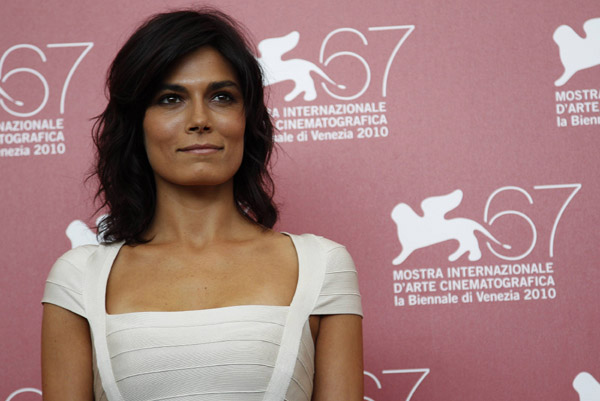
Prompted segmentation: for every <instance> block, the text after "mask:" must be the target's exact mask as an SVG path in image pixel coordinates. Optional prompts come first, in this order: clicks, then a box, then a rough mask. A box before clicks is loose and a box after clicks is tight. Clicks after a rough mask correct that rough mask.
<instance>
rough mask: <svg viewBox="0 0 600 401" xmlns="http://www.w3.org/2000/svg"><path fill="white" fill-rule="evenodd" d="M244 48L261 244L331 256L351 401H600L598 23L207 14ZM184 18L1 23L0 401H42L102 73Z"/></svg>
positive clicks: (78, 223) (133, 13)
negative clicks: (353, 269) (254, 97)
mask: <svg viewBox="0 0 600 401" xmlns="http://www.w3.org/2000/svg"><path fill="white" fill-rule="evenodd" d="M208 4H212V5H214V6H217V7H219V8H221V9H222V10H223V11H225V12H227V13H230V14H231V15H232V16H234V17H235V18H236V19H238V20H240V21H241V22H242V23H243V24H244V25H245V26H247V28H248V30H249V31H250V32H251V33H252V36H253V38H252V39H253V40H254V42H255V43H256V45H257V51H258V52H257V57H258V58H259V61H260V63H261V65H262V66H263V68H264V70H265V72H266V82H265V84H266V85H267V93H268V97H269V98H268V104H269V108H270V112H271V115H272V117H273V120H274V123H275V126H276V127H277V137H276V140H277V144H278V150H277V154H276V156H275V158H274V159H275V160H274V163H273V171H274V176H275V181H276V189H277V195H276V196H277V202H278V204H279V205H280V206H281V211H282V217H281V221H280V222H279V223H278V226H277V228H278V229H279V230H285V231H289V232H294V233H303V232H311V233H315V234H319V235H322V236H325V237H327V238H330V239H332V240H335V241H337V242H340V243H342V244H344V245H346V246H347V248H348V250H349V251H350V253H351V254H352V256H353V258H354V260H355V263H356V265H357V269H358V272H359V282H360V289H361V293H362V301H363V307H364V312H365V318H364V346H365V372H364V380H365V398H364V399H365V400H371V401H410V400H412V401H420V400H423V401H424V400H440V401H442V400H465V401H467V400H469V401H480V400H486V401H505V400H532V401H533V400H539V401H547V400H561V401H567V400H572V401H600V384H599V383H598V380H600V341H599V338H600V337H599V333H600V307H599V305H600V290H599V288H598V285H599V283H600V269H599V262H600V250H599V243H600V234H599V233H598V232H599V231H598V227H599V226H600V213H599V211H598V205H599V204H600V188H599V185H598V182H599V179H600V173H599V170H600V155H599V151H600V80H599V78H600V6H599V3H598V2H597V1H591V0H573V1H569V2H565V1H558V0H545V1H542V0H535V1H533V0H532V1H518V0H506V1H502V2H497V1H480V2H475V1H460V0H459V1H455V2H433V1H422V0H421V1H416V0H403V1H391V0H385V1H383V0H382V1H377V2H364V1H355V0H351V1H326V2H317V1H306V2H295V1H289V0H281V1H263V2H258V1H250V2H243V3H242V2H236V1H233V0H228V1H222V2H212V3H208ZM194 5H198V4H196V3H193V2H189V1H179V0H177V1H169V2H166V1H159V0H146V1H141V0H135V1H129V2H122V1H116V0H106V1H102V2H99V1H89V0H84V1H77V2H72V1H66V0H49V1H44V2H40V1H33V0H18V1H17V0H4V1H3V2H2V5H1V6H0V21H1V25H0V32H1V34H0V188H2V197H0V209H1V210H2V215H1V216H2V221H1V222H2V224H1V229H0V241H1V244H2V245H1V247H2V252H1V255H2V256H1V268H2V274H1V275H0V297H1V302H0V311H1V316H2V320H1V323H0V335H1V338H2V351H1V352H0V378H1V380H0V400H1V401H11V400H14V401H29V400H41V390H40V389H41V379H40V326H41V315H42V306H41V304H40V300H41V297H42V293H43V287H44V282H45V279H46V276H47V274H48V271H49V269H50V267H51V266H52V264H53V263H54V261H55V260H56V259H57V257H58V256H60V255H61V254H62V253H64V252H65V251H67V250H68V249H70V248H71V247H75V246H78V245H81V244H85V243H93V242H94V241H96V239H95V236H94V233H93V232H92V231H91V230H90V228H89V227H92V226H93V225H94V223H95V221H96V219H97V218H98V217H99V216H98V215H94V210H95V205H94V204H93V199H92V198H93V193H94V189H95V188H94V185H95V184H94V181H93V180H90V181H88V182H87V183H86V182H85V178H86V176H87V174H88V172H89V170H90V167H91V164H92V160H93V147H92V141H91V136H90V130H91V127H92V124H93V121H92V118H93V117H94V116H96V115H98V114H99V113H100V112H101V111H102V109H103V106H104V105H105V102H106V98H105V95H104V87H103V85H104V80H105V77H106V71H107V68H108V66H109V63H110V62H111V60H112V59H113V57H114V56H115V54H116V52H117V50H118V49H119V48H120V46H121V45H122V44H123V43H124V41H125V40H126V38H127V37H128V36H129V35H130V34H131V33H132V32H133V30H134V29H135V27H136V26H137V25H138V24H139V23H140V22H141V21H143V20H144V19H145V18H147V17H148V16H150V15H152V14H154V13H157V12H161V11H166V10H169V9H175V8H180V7H190V6H194Z"/></svg>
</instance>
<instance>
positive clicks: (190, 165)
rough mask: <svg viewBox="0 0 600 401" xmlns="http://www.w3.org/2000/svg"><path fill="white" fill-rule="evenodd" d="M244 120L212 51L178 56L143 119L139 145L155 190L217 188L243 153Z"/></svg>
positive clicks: (228, 76) (238, 98)
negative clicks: (166, 187)
mask: <svg viewBox="0 0 600 401" xmlns="http://www.w3.org/2000/svg"><path fill="white" fill-rule="evenodd" d="M245 126H246V117H245V113H244V103H243V96H242V92H241V89H240V84H239V81H238V79H237V77H236V74H235V72H234V70H233V68H232V67H231V66H230V65H229V63H228V62H227V61H226V60H225V59H224V58H223V56H221V54H220V53H219V52H218V51H217V50H215V49H214V48H212V47H208V46H206V47H201V48H199V49H198V50H195V51H193V52H192V53H190V54H188V55H186V56H184V57H183V58H182V59H181V60H180V61H179V62H178V63H177V64H175V65H174V67H173V69H172V70H171V71H170V73H169V74H168V75H167V77H166V79H165V80H164V82H162V83H161V85H160V87H159V89H158V91H157V93H156V95H155V96H154V98H153V99H152V102H151V104H150V106H149V107H148V108H147V109H146V114H145V116H144V122H143V127H144V143H145V147H146V153H147V154H148V160H149V161H150V165H151V166H152V170H154V176H155V178H156V181H157V184H158V183H159V181H166V182H168V183H171V184H175V185H186V186H188V185H220V184H223V183H227V182H229V181H230V180H232V178H233V176H234V174H235V173H236V171H237V170H238V168H239V167H240V164H241V162H242V156H243V153H244V130H245Z"/></svg>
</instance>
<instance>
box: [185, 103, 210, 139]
mask: <svg viewBox="0 0 600 401" xmlns="http://www.w3.org/2000/svg"><path fill="white" fill-rule="evenodd" d="M189 114H190V115H189V117H188V122H187V126H186V132H188V133H190V134H191V133H200V132H209V131H210V130H211V125H210V121H209V120H210V119H209V114H210V113H209V112H208V109H207V106H206V104H204V102H202V101H193V102H192V103H191V104H190V109H189Z"/></svg>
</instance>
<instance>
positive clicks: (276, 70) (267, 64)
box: [258, 31, 346, 102]
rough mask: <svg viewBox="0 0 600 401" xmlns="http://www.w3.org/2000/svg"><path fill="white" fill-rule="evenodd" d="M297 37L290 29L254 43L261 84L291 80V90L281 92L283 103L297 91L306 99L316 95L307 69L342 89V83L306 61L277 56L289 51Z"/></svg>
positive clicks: (312, 98)
mask: <svg viewBox="0 0 600 401" xmlns="http://www.w3.org/2000/svg"><path fill="white" fill-rule="evenodd" d="M299 40H300V33H298V32H297V31H293V32H290V33H288V34H287V35H285V36H281V37H277V38H269V39H265V40H263V41H261V42H260V43H259V44H258V50H259V51H260V55H261V57H260V58H259V59H258V62H259V63H260V65H261V67H262V69H263V71H264V73H265V76H264V80H265V82H264V84H265V86H268V85H273V84H276V83H278V82H283V81H290V80H291V81H294V84H295V86H294V89H293V90H292V91H291V92H290V93H288V94H287V95H285V97H284V99H285V101H286V102H290V101H292V100H294V99H295V98H296V97H297V96H298V95H299V94H301V93H304V100H306V101H310V100H315V99H316V98H317V91H316V89H315V81H314V80H313V78H312V77H311V75H310V73H311V72H316V73H317V74H319V75H320V76H321V77H323V78H324V79H325V80H326V81H327V82H329V83H330V84H332V85H336V86H337V87H338V88H340V89H346V87H345V86H343V85H338V84H336V83H335V82H334V81H333V80H332V79H331V78H329V77H328V76H327V74H325V72H323V70H321V69H320V68H319V67H317V66H316V65H315V64H314V63H311V62H310V61H307V60H303V59H299V58H294V59H289V60H282V59H281V57H282V56H283V55H284V54H285V53H287V52H289V51H290V50H292V49H293V48H294V47H296V45H297V44H298V41H299Z"/></svg>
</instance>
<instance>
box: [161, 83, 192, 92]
mask: <svg viewBox="0 0 600 401" xmlns="http://www.w3.org/2000/svg"><path fill="white" fill-rule="evenodd" d="M162 91H173V92H186V89H185V87H184V86H181V85H177V84H166V83H163V84H160V86H159V87H158V90H157V92H162Z"/></svg>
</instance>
